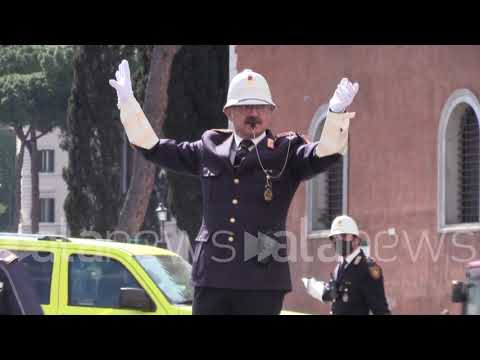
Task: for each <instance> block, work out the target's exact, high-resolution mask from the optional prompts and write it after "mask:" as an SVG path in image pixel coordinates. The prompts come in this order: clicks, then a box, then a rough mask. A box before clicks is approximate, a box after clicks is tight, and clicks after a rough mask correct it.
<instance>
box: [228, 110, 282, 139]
mask: <svg viewBox="0 0 480 360" xmlns="http://www.w3.org/2000/svg"><path fill="white" fill-rule="evenodd" d="M273 109H274V108H273V106H271V105H241V106H231V107H229V108H226V109H225V115H227V117H228V118H229V119H230V121H231V122H232V123H233V126H234V127H235V132H236V133H237V134H238V135H239V136H240V137H242V138H253V131H254V132H255V136H258V135H260V134H261V133H262V132H264V131H265V130H266V129H268V127H269V126H270V123H271V122H272V117H273ZM253 123H255V126H254V128H252V124H253ZM253 129H254V130H253Z"/></svg>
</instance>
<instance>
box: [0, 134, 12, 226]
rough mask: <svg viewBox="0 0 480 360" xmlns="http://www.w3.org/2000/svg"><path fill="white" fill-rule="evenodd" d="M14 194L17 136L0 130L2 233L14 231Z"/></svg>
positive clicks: (0, 219) (0, 224) (0, 221)
mask: <svg viewBox="0 0 480 360" xmlns="http://www.w3.org/2000/svg"><path fill="white" fill-rule="evenodd" d="M14 193H15V135H14V134H13V132H11V131H9V130H7V129H0V204H2V205H3V206H1V205H0V208H1V210H0V232H2V231H12V230H13V211H14V209H15V205H14ZM2 210H3V211H2Z"/></svg>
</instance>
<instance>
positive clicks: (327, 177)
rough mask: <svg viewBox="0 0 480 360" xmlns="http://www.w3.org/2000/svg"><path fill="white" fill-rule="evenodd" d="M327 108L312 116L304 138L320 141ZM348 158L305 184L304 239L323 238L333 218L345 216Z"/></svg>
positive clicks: (326, 106) (322, 107) (323, 107)
mask: <svg viewBox="0 0 480 360" xmlns="http://www.w3.org/2000/svg"><path fill="white" fill-rule="evenodd" d="M327 112H328V105H322V106H321V107H320V108H319V109H318V110H317V112H316V113H315V115H314V117H313V119H312V122H311V125H310V129H309V133H308V136H309V138H310V139H311V140H312V141H318V140H320V135H321V134H322V130H323V126H324V124H325V119H326V117H327ZM347 178H348V158H347V155H345V156H343V158H342V161H340V162H338V163H336V164H335V165H333V166H331V167H330V168H329V169H328V170H327V171H326V172H324V173H322V174H320V175H317V176H315V177H314V178H313V179H311V180H309V181H308V182H307V201H306V204H307V216H306V218H307V221H306V224H307V233H308V237H313V238H315V237H327V236H328V230H329V229H330V225H331V224H332V221H333V219H334V218H335V217H336V216H338V215H342V214H346V213H347V191H348V182H347Z"/></svg>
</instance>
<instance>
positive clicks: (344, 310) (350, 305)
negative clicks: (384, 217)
mask: <svg viewBox="0 0 480 360" xmlns="http://www.w3.org/2000/svg"><path fill="white" fill-rule="evenodd" d="M348 234H349V235H352V236H355V237H356V238H357V240H358V239H359V230H358V226H357V223H356V222H355V220H353V219H352V218H351V217H349V216H346V215H342V216H338V217H336V218H335V219H334V220H333V222H332V226H331V229H330V236H329V237H330V239H331V240H333V241H332V243H333V244H334V245H335V247H336V250H337V251H339V252H342V253H343V255H344V256H339V261H338V265H337V266H336V268H335V270H334V272H333V273H332V274H331V279H330V281H328V282H327V283H326V284H325V283H324V282H322V281H316V280H315V279H314V278H310V279H306V278H304V279H303V280H304V283H305V286H306V288H307V291H308V293H309V294H310V295H312V296H313V297H315V298H316V299H318V300H320V301H322V302H330V303H331V304H332V305H331V314H333V315H368V314H370V313H372V314H374V315H387V314H390V309H389V307H388V302H387V298H386V296H385V288H384V281H383V273H382V269H381V267H380V266H379V265H378V264H377V263H376V262H375V261H374V260H373V259H372V258H370V257H367V256H366V255H365V254H364V252H363V250H362V248H361V247H360V246H358V247H357V248H356V249H353V248H350V249H348V250H347V248H348V247H349V246H348V245H350V246H351V241H347V240H346V239H343V241H341V242H340V243H338V241H339V240H334V237H335V236H337V235H348ZM348 242H350V244H348ZM342 248H343V249H342ZM342 250H343V251H342ZM352 250H353V251H352ZM346 254H348V255H346Z"/></svg>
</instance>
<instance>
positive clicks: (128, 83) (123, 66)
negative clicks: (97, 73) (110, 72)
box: [108, 60, 133, 102]
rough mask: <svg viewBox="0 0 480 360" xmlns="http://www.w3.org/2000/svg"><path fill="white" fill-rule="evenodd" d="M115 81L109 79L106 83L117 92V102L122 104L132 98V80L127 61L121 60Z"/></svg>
mask: <svg viewBox="0 0 480 360" xmlns="http://www.w3.org/2000/svg"><path fill="white" fill-rule="evenodd" d="M115 77H116V79H117V80H116V81H115V80H113V79H111V80H110V81H109V82H108V83H109V84H110V86H111V87H113V88H114V89H115V90H117V96H118V101H119V102H124V101H126V100H128V99H130V98H132V97H133V89H132V80H131V79H130V68H129V67H128V61H127V60H122V62H121V63H120V65H119V66H118V70H117V72H116V73H115Z"/></svg>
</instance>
